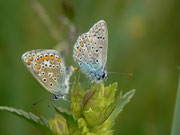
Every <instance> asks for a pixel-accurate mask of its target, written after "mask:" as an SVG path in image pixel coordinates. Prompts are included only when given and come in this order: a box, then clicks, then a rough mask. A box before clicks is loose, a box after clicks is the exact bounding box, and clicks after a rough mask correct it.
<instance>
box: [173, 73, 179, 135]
mask: <svg viewBox="0 0 180 135" xmlns="http://www.w3.org/2000/svg"><path fill="white" fill-rule="evenodd" d="M179 126H180V76H179V83H178V89H177V97H176V105H175V111H174V119H173V125H172V131H171V135H180V128H179Z"/></svg>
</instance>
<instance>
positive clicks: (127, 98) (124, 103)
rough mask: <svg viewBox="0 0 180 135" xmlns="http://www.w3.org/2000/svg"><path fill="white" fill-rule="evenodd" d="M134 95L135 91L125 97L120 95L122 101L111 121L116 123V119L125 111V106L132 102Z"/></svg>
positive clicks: (115, 109) (114, 111)
mask: <svg viewBox="0 0 180 135" xmlns="http://www.w3.org/2000/svg"><path fill="white" fill-rule="evenodd" d="M134 94H135V90H131V91H129V92H127V93H125V94H124V95H123V96H121V93H120V94H119V96H120V100H119V102H118V104H117V105H116V107H115V108H114V110H113V112H112V113H111V115H110V117H109V119H110V120H111V121H114V120H115V119H116V117H117V116H118V115H119V113H120V112H121V111H122V110H123V108H124V106H125V105H126V104H127V103H128V102H129V101H130V99H131V98H132V97H133V95H134Z"/></svg>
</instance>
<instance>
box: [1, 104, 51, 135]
mask: <svg viewBox="0 0 180 135" xmlns="http://www.w3.org/2000/svg"><path fill="white" fill-rule="evenodd" d="M0 110H2V111H7V112H10V113H12V114H15V115H17V116H19V117H21V118H23V119H25V120H27V121H28V122H30V123H31V124H33V125H34V126H35V127H37V128H38V129H40V130H41V132H42V133H43V134H47V135H50V134H53V132H52V131H51V129H50V127H49V124H48V121H47V120H46V119H45V118H44V117H42V116H41V117H38V116H36V115H34V114H33V113H31V112H30V113H27V112H24V111H22V110H20V109H15V108H12V107H6V106H0Z"/></svg>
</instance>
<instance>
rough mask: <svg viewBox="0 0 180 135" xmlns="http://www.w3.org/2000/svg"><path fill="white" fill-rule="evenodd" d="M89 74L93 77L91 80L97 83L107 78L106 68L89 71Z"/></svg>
mask: <svg viewBox="0 0 180 135" xmlns="http://www.w3.org/2000/svg"><path fill="white" fill-rule="evenodd" d="M90 76H91V77H92V78H93V81H95V82H97V83H98V82H102V81H106V80H107V78H108V75H107V71H106V68H104V69H103V70H101V71H99V72H91V73H90Z"/></svg>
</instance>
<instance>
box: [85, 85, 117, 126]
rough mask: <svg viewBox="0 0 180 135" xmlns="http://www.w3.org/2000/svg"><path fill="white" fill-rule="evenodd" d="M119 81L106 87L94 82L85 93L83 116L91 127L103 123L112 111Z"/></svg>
mask: <svg viewBox="0 0 180 135" xmlns="http://www.w3.org/2000/svg"><path fill="white" fill-rule="evenodd" d="M116 91H117V83H114V84H112V85H109V86H107V87H104V85H103V84H94V85H93V86H92V87H91V88H90V89H89V90H88V91H87V92H86V94H85V97H84V100H85V101H86V102H84V108H83V116H84V118H85V119H86V121H87V123H88V125H89V126H90V127H95V126H98V125H100V124H102V123H103V122H104V121H106V119H107V118H108V117H109V115H110V113H111V112H112V109H113V108H112V105H113V104H114V101H115V94H116Z"/></svg>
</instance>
